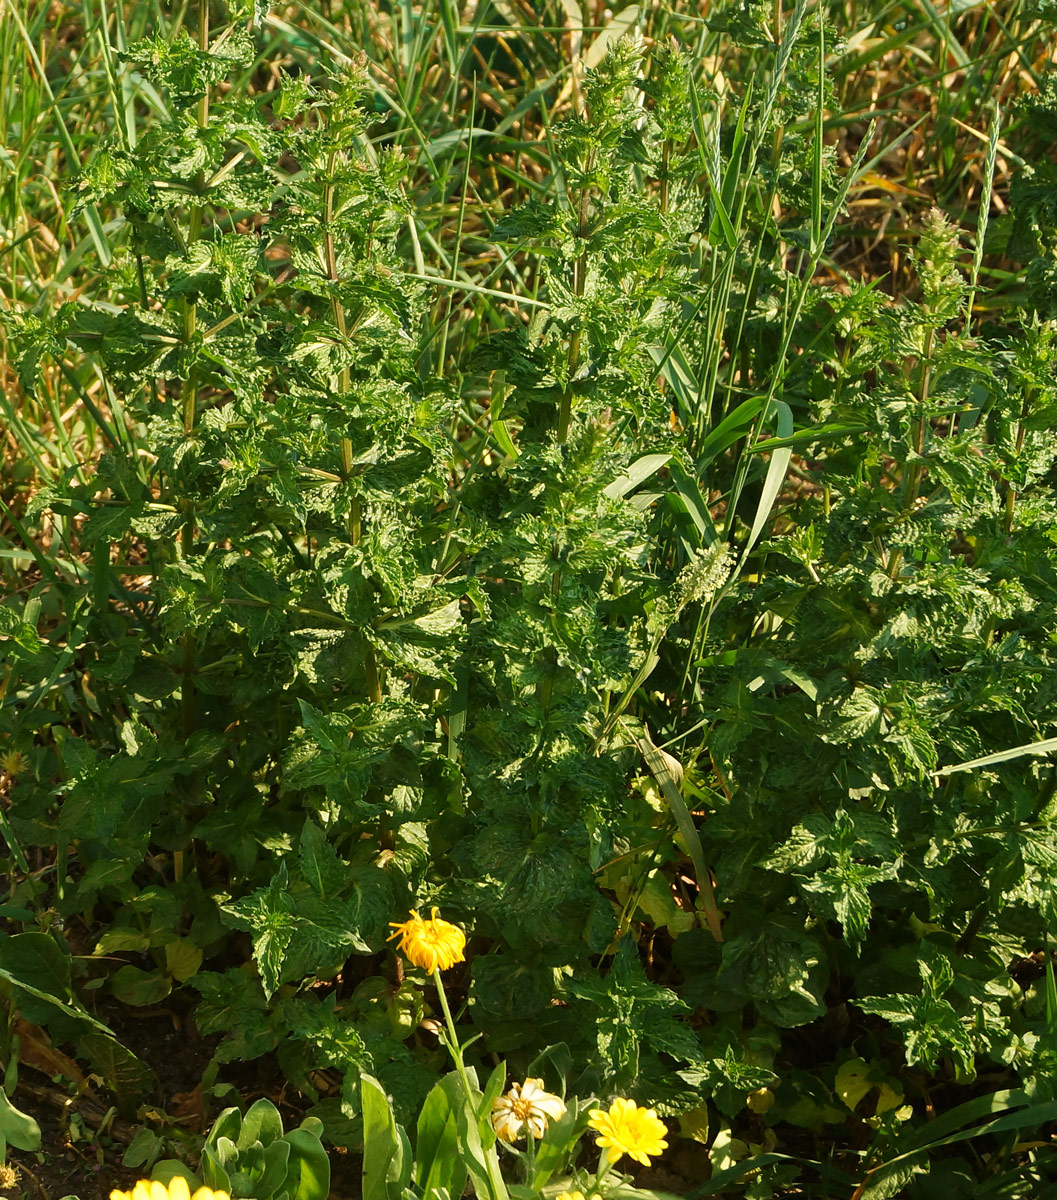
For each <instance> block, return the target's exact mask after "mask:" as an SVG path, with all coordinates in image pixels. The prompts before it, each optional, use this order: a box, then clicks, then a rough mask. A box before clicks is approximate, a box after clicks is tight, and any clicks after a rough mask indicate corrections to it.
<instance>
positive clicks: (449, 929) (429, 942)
mask: <svg viewBox="0 0 1057 1200" xmlns="http://www.w3.org/2000/svg"><path fill="white" fill-rule="evenodd" d="M389 924H390V925H391V926H392V927H393V928H394V929H395V930H396V933H394V934H392V935H391V937H390V938H389V940H390V941H392V940H393V938H395V937H398V938H399V939H400V949H401V950H402V951H403V953H404V954H405V955H406V956H407V957H408V959H409V960H410V961H411V962H412V963H414V965H415V966H416V967H421V968H422V969H423V970H424V971H429V972H431V973H432V972H433V971H436V970H441V971H446V970H448V968H449V967H453V966H454V965H455V964H456V963H457V962H462V961H463V960H464V959H465V957H466V956H465V955H464V954H463V951H464V950H465V949H466V935H465V934H464V933H463V931H462V930H461V929H460V928H459V927H458V925H452V924H451V922H450V921H442V920H441V919H440V917H438V916H437V910H436V909H435V908H434V909H433V910H432V912H431V915H430V917H429V919H428V920H423V919H422V918H421V917H420V916H419V915H418V913H412V914H411V920H410V921H404V922H403V924H399V923H398V922H396V921H390V922H389Z"/></svg>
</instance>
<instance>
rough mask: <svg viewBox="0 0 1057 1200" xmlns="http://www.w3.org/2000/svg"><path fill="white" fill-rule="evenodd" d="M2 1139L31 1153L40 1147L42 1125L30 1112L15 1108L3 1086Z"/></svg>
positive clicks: (0, 1105) (0, 1104)
mask: <svg viewBox="0 0 1057 1200" xmlns="http://www.w3.org/2000/svg"><path fill="white" fill-rule="evenodd" d="M0 1140H2V1141H3V1142H5V1143H6V1144H7V1145H9V1146H14V1148H15V1149H16V1150H25V1151H27V1152H28V1153H30V1154H35V1153H36V1152H37V1151H38V1150H39V1149H40V1126H39V1125H38V1124H37V1122H36V1121H35V1120H34V1119H33V1118H32V1117H31V1116H30V1115H29V1114H28V1113H24V1112H19V1110H18V1109H17V1108H15V1106H14V1105H13V1104H12V1103H11V1101H10V1100H9V1099H8V1096H7V1092H5V1091H4V1090H3V1088H0Z"/></svg>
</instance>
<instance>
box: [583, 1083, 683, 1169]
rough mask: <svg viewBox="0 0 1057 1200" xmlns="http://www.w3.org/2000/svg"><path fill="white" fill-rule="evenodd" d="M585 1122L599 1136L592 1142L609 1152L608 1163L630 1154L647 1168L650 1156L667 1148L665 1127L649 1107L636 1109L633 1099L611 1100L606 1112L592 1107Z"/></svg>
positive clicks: (637, 1107)
mask: <svg viewBox="0 0 1057 1200" xmlns="http://www.w3.org/2000/svg"><path fill="white" fill-rule="evenodd" d="M587 1123H588V1125H590V1127H591V1128H592V1129H594V1130H596V1131H597V1132H598V1133H599V1134H600V1135H601V1136H599V1137H597V1138H595V1142H596V1143H597V1144H598V1145H599V1146H601V1148H602V1149H603V1150H608V1151H609V1161H610V1162H612V1163H616V1162H618V1161H619V1159H620V1158H621V1156H622V1155H624V1154H630V1155H631V1157H632V1158H633V1159H635V1161H636V1162H640V1163H642V1164H643V1165H644V1166H647V1167H648V1166H649V1165H650V1158H651V1157H652V1156H653V1155H656V1154H660V1152H661V1151H662V1150H667V1149H668V1143H667V1142H666V1141H665V1140H664V1135H665V1134H666V1133H667V1132H668V1126H667V1125H665V1123H664V1122H663V1121H662V1120H661V1119H660V1117H658V1116H657V1114H656V1113H655V1112H654V1111H653V1109H652V1108H639V1106H638V1105H637V1104H636V1103H635V1101H634V1100H621V1099H617V1100H614V1101H613V1103H612V1104H611V1105H610V1106H609V1112H603V1111H602V1110H601V1109H600V1108H596V1109H595V1110H594V1111H593V1112H592V1113H591V1117H590V1120H589V1121H588V1122H587Z"/></svg>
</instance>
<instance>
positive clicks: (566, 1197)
mask: <svg viewBox="0 0 1057 1200" xmlns="http://www.w3.org/2000/svg"><path fill="white" fill-rule="evenodd" d="M554 1200H585V1198H584V1194H583V1192H559V1193H558V1194H557V1196H555V1197H554ZM591 1200H602V1196H601V1194H600V1193H599V1192H592V1193H591Z"/></svg>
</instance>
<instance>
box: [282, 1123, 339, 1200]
mask: <svg viewBox="0 0 1057 1200" xmlns="http://www.w3.org/2000/svg"><path fill="white" fill-rule="evenodd" d="M321 1127H322V1126H321V1122H319V1121H317V1120H315V1119H314V1118H312V1117H306V1118H305V1120H304V1121H302V1123H301V1127H300V1128H299V1129H291V1130H290V1132H289V1133H287V1134H286V1141H287V1142H289V1143H290V1177H289V1178H290V1191H289V1195H290V1200H327V1197H328V1196H329V1195H330V1156H329V1155H328V1154H327V1152H326V1150H324V1148H323V1146H322V1145H321V1144H320V1140H319V1131H320V1129H321Z"/></svg>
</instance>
